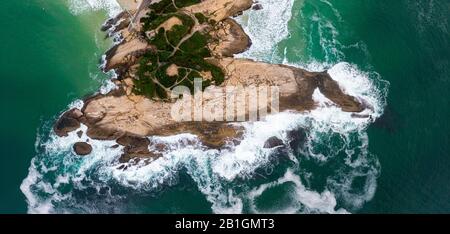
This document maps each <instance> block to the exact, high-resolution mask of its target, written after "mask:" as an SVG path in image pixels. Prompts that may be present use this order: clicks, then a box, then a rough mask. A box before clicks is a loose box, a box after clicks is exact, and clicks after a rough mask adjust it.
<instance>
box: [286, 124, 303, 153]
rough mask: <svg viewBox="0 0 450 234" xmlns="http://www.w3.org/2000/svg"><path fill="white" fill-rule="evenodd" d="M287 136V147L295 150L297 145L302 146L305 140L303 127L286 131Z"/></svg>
mask: <svg viewBox="0 0 450 234" xmlns="http://www.w3.org/2000/svg"><path fill="white" fill-rule="evenodd" d="M287 138H288V141H289V147H291V149H293V150H294V151H296V150H297V149H298V148H299V147H302V146H303V145H304V144H305V141H306V132H305V130H304V129H303V128H300V129H296V130H292V131H289V132H287Z"/></svg>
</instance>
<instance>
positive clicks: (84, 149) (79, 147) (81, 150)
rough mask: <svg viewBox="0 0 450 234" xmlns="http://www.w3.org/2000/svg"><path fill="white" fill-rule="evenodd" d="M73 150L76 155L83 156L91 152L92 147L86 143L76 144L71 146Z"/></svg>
mask: <svg viewBox="0 0 450 234" xmlns="http://www.w3.org/2000/svg"><path fill="white" fill-rule="evenodd" d="M73 150H74V151H75V153H76V154H78V155H80V156H85V155H88V154H90V153H91V152H92V146H91V145H89V144H88V143H86V142H77V143H75V144H74V145H73Z"/></svg>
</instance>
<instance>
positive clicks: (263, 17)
mask: <svg viewBox="0 0 450 234" xmlns="http://www.w3.org/2000/svg"><path fill="white" fill-rule="evenodd" d="M258 2H259V3H260V4H261V5H262V7H263V9H261V10H249V11H245V12H244V13H243V14H242V15H241V16H238V17H236V20H237V21H238V22H239V23H240V24H241V25H242V26H243V28H244V30H245V32H246V33H247V34H248V35H249V36H250V38H251V40H252V42H253V45H252V46H251V47H250V49H249V50H247V51H246V52H244V53H242V54H240V55H237V57H245V58H252V59H255V60H265V61H272V60H273V56H274V53H275V51H276V48H275V46H276V45H277V44H278V43H279V42H280V41H281V40H283V39H285V38H286V37H287V36H288V35H289V30H288V24H287V23H288V21H289V20H290V19H291V17H292V6H293V5H294V1H293V0H260V1H258Z"/></svg>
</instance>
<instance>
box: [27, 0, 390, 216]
mask: <svg viewBox="0 0 450 234" xmlns="http://www.w3.org/2000/svg"><path fill="white" fill-rule="evenodd" d="M283 1H284V4H285V6H286V7H284V8H282V7H279V5H280V2H279V1H276V0H261V1H259V2H260V3H261V4H262V5H263V10H260V11H249V12H245V13H244V15H242V16H240V17H239V21H240V22H241V23H243V25H244V28H245V30H246V32H247V33H248V34H249V35H250V37H252V40H253V43H254V45H253V46H252V47H251V49H250V50H249V51H247V52H245V53H244V54H242V55H240V56H241V57H247V58H254V59H261V60H271V59H272V58H273V51H275V50H276V49H277V44H278V43H279V42H280V41H281V40H283V39H284V38H286V37H287V36H288V33H289V31H288V29H287V21H288V20H289V19H290V18H291V11H292V6H293V1H292V0H283ZM75 2H76V1H75ZM85 2H91V3H92V2H96V3H100V2H105V1H85ZM261 16H264V17H261ZM316 20H318V19H316ZM262 26H264V27H262ZM331 26H332V25H331ZM261 30H262V31H261ZM274 30H275V31H274ZM267 38H269V39H267ZM327 43H331V44H326V45H325V44H323V45H322V46H327V48H329V47H330V46H331V45H333V46H334V47H333V48H334V49H335V50H337V49H338V48H340V46H341V45H338V44H336V43H337V40H334V42H333V40H331V41H330V40H329V41H327ZM333 43H335V44H333ZM278 49H279V48H278ZM285 49H286V48H285ZM338 54H341V53H340V52H339V53H338ZM284 61H285V63H289V61H288V59H287V58H285V59H284ZM330 64H331V61H325V62H317V61H313V62H309V63H305V64H297V65H298V66H301V67H304V68H307V69H309V70H313V71H322V70H326V69H328V73H329V74H330V76H331V77H332V78H333V79H334V80H336V81H338V83H339V84H340V85H341V88H342V89H343V90H345V92H346V93H348V94H350V95H352V96H355V97H357V98H359V99H360V100H364V103H365V105H366V106H367V107H368V108H367V109H366V110H365V111H364V112H363V113H361V114H360V116H356V117H355V116H354V115H352V114H351V113H346V112H343V111H341V110H340V109H339V108H337V107H336V106H333V105H332V103H331V102H330V101H329V100H328V99H327V98H326V97H324V96H323V95H322V94H321V93H320V92H318V91H316V92H315V93H314V100H315V101H316V102H317V106H318V108H316V109H315V110H312V111H310V112H306V113H291V112H284V113H279V114H276V115H271V116H268V117H267V119H266V120H264V121H259V122H253V123H241V125H242V126H243V127H244V128H245V130H246V131H245V134H244V138H243V139H242V141H241V142H240V144H239V145H236V146H230V147H229V148H227V149H225V150H221V151H218V150H212V149H206V148H205V147H203V146H202V145H201V142H200V141H199V140H198V139H197V137H196V136H195V135H191V134H181V135H176V136H170V137H158V136H154V137H150V138H151V140H152V141H154V142H160V143H165V144H166V145H169V149H168V150H167V152H166V153H165V154H164V156H163V157H161V158H158V159H156V160H154V161H152V162H151V163H149V164H144V163H143V162H139V163H133V164H121V163H120V162H119V161H118V159H119V157H120V155H121V154H122V151H123V148H122V147H120V146H119V147H116V143H115V142H113V141H97V140H93V139H89V138H88V137H87V136H86V135H85V133H83V135H81V137H80V136H78V135H77V134H76V132H77V131H74V132H72V133H70V134H69V136H67V137H58V136H56V135H55V134H54V133H51V132H50V131H51V130H50V127H48V126H47V127H46V128H45V130H47V132H50V133H48V134H40V137H38V142H37V151H38V153H37V156H36V157H35V158H34V159H33V160H32V162H31V166H30V168H29V174H28V176H27V178H25V180H24V181H23V183H22V185H21V190H22V192H23V193H24V194H25V196H26V198H27V202H28V205H29V206H28V207H29V212H30V213H106V212H141V211H140V210H139V208H137V207H134V208H133V206H132V205H131V204H132V203H133V201H130V197H133V199H139V198H140V199H148V196H156V197H157V196H158V195H159V194H160V193H161V191H164V190H165V188H167V187H171V186H175V187H177V186H183V185H182V183H183V182H182V181H181V179H180V178H182V177H183V176H187V177H189V179H190V180H191V181H192V183H193V184H194V185H195V186H196V189H197V190H198V191H199V192H201V194H203V195H204V197H205V198H206V200H207V201H208V202H209V203H210V204H211V210H212V212H214V213H347V212H352V211H355V210H357V209H359V208H360V207H361V206H362V205H363V204H364V203H365V202H367V201H369V200H370V199H372V197H373V195H374V193H375V189H376V178H377V177H378V174H379V170H380V169H379V163H378V160H377V158H376V156H375V155H372V154H371V153H370V152H369V151H368V145H369V139H368V136H367V133H366V129H367V127H368V126H369V125H370V124H371V123H372V122H373V121H375V120H376V119H377V118H378V117H380V116H381V115H382V113H383V110H384V106H385V100H384V99H385V97H386V92H387V85H386V84H385V83H383V81H382V80H381V79H380V78H379V77H378V75H377V74H376V73H373V72H362V71H360V70H359V69H358V67H357V66H355V65H352V64H348V63H338V64H337V65H334V66H331V65H330ZM80 105H81V106H82V102H80V101H77V102H74V103H73V104H72V105H71V106H72V107H75V106H80ZM80 130H82V131H83V132H86V131H85V130H86V126H81V128H80ZM290 131H305V135H306V138H305V142H304V144H303V145H302V146H300V147H299V148H298V149H293V148H289V149H288V150H287V151H285V152H283V153H282V155H280V154H279V153H277V152H276V151H274V150H273V149H265V148H264V144H265V141H266V140H267V139H268V138H270V137H272V136H276V137H278V138H279V139H281V140H282V141H283V142H285V143H288V141H289V139H288V133H289V132H290ZM43 136H47V137H43ZM78 141H89V143H90V144H91V145H92V146H93V151H92V153H91V154H90V155H88V156H86V157H79V156H76V155H75V154H74V152H73V149H72V145H73V144H74V143H75V142H78ZM187 142H189V144H187ZM192 143H194V144H192ZM280 188H282V189H283V190H282V191H283V192H281V193H277V196H275V197H272V199H270V200H271V201H274V202H275V205H272V206H270V205H267V204H261V203H262V202H260V200H261V199H262V200H264V197H265V196H269V197H270V194H271V193H272V192H273V191H276V190H277V189H280ZM283 198H286V199H285V200H283ZM263 203H264V202H263ZM266 203H268V202H266ZM267 206H269V207H267Z"/></svg>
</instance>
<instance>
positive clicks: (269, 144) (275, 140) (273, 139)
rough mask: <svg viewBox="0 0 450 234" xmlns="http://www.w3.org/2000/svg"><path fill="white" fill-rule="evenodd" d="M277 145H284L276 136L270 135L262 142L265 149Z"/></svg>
mask: <svg viewBox="0 0 450 234" xmlns="http://www.w3.org/2000/svg"><path fill="white" fill-rule="evenodd" d="M279 146H284V143H283V141H282V140H281V139H280V138H278V137H275V136H273V137H271V138H269V139H268V140H267V141H266V142H265V143H264V148H265V149H273V148H276V147H279Z"/></svg>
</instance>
